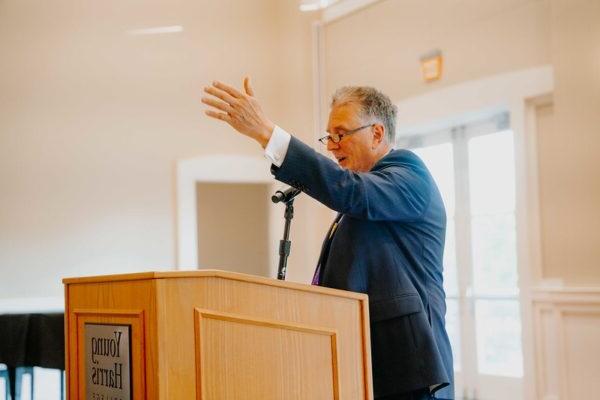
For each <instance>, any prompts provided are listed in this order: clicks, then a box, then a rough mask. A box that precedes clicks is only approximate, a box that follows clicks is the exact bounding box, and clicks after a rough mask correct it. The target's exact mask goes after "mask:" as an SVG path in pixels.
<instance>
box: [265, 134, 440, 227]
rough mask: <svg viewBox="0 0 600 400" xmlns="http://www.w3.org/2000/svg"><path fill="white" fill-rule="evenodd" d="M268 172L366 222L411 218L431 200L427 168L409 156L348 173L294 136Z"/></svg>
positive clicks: (421, 212) (322, 201)
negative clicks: (277, 163) (279, 164)
mask: <svg viewBox="0 0 600 400" xmlns="http://www.w3.org/2000/svg"><path fill="white" fill-rule="evenodd" d="M384 158H387V156H386V157H384ZM271 172H272V173H273V174H274V176H275V178H276V179H277V180H279V181H281V182H284V183H286V184H288V185H292V186H294V187H296V188H298V189H300V190H302V191H303V192H305V193H306V194H308V195H309V196H311V197H313V198H314V199H316V200H318V201H319V202H321V203H323V204H324V205H326V206H327V207H329V208H331V209H333V210H335V211H337V212H340V213H343V214H346V215H350V216H353V217H356V218H360V219H366V220H374V221H405V222H410V221H416V220H418V219H419V218H420V217H421V216H422V215H423V213H424V211H425V210H426V209H427V207H428V206H429V200H430V198H431V193H430V189H431V187H430V185H431V183H430V180H429V179H430V178H429V176H428V174H427V173H426V170H424V169H423V168H419V167H418V166H417V165H416V164H415V163H414V162H410V160H405V161H404V162H403V161H402V160H397V161H392V162H385V163H381V165H380V166H378V167H377V168H375V169H374V170H372V171H370V172H365V173H357V172H352V171H349V170H346V169H343V168H342V167H340V166H339V165H338V164H336V163H335V162H334V161H333V160H331V159H329V158H327V157H325V156H323V155H322V154H319V153H318V152H316V151H315V150H313V149H312V148H310V147H309V146H307V145H306V144H304V143H302V142H301V141H300V140H298V139H296V138H294V137H293V136H292V139H291V141H290V145H289V148H288V152H287V154H286V157H285V159H284V161H283V163H282V165H281V167H276V166H274V165H273V166H271Z"/></svg>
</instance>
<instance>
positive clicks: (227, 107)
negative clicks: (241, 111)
mask: <svg viewBox="0 0 600 400" xmlns="http://www.w3.org/2000/svg"><path fill="white" fill-rule="evenodd" d="M202 102H203V103H204V104H207V105H209V106H212V107H214V108H217V109H219V110H221V111H225V113H227V114H231V113H233V112H234V109H233V108H232V107H231V106H230V105H229V104H227V103H223V102H222V101H217V100H214V99H210V98H208V97H203V98H202Z"/></svg>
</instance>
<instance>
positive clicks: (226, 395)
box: [196, 310, 340, 400]
mask: <svg viewBox="0 0 600 400" xmlns="http://www.w3.org/2000/svg"><path fill="white" fill-rule="evenodd" d="M337 350H338V349H337V343H336V332H335V330H331V329H326V328H317V327H311V326H307V325H299V324H291V323H287V322H278V321H269V320H261V319H255V318H247V317H243V316H239V315H235V314H224V313H212V312H209V311H206V310H204V311H203V310H196V370H197V372H196V380H197V387H198V389H197V390H198V392H197V393H201V394H202V395H201V396H200V397H199V398H206V399H241V398H248V399H292V398H302V399H314V400H319V399H324V400H325V399H332V398H333V399H339V392H340V390H339V385H338V383H339V382H338V368H337V366H338V360H337ZM292 360H293V362H291V361H292Z"/></svg>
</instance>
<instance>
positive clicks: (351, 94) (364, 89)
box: [331, 86, 398, 145]
mask: <svg viewBox="0 0 600 400" xmlns="http://www.w3.org/2000/svg"><path fill="white" fill-rule="evenodd" d="M347 103H357V104H358V105H359V106H360V109H361V116H362V117H363V118H375V119H377V120H378V121H379V122H381V123H382V124H383V126H384V127H385V136H386V138H387V140H388V142H389V143H390V144H392V145H393V144H394V138H395V137H396V114H397V112H398V109H397V108H396V106H395V105H394V104H393V103H392V101H391V100H390V98H389V97H387V96H386V95H385V94H383V93H381V92H380V91H379V90H377V89H375V88H372V87H369V86H344V87H342V88H339V89H338V90H336V92H335V93H334V94H333V97H332V99H331V108H333V107H335V106H341V105H343V104H347Z"/></svg>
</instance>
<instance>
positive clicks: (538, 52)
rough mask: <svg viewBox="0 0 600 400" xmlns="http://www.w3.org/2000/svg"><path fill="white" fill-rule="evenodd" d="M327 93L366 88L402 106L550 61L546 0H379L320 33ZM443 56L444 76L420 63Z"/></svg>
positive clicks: (548, 10)
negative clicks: (431, 74) (424, 70)
mask: <svg viewBox="0 0 600 400" xmlns="http://www.w3.org/2000/svg"><path fill="white" fill-rule="evenodd" d="M325 36H326V39H325V46H326V56H325V64H326V66H325V71H326V82H327V84H326V90H325V91H326V93H327V94H329V93H331V92H332V91H333V90H335V89H336V88H337V87H339V86H342V85H347V84H367V85H372V86H375V87H378V88H380V89H382V90H383V91H385V92H386V93H387V94H388V95H389V96H390V97H391V98H392V99H393V100H394V101H400V100H403V99H406V98H409V97H413V96H416V95H418V94H422V93H425V92H429V91H432V90H436V89H439V88H441V87H444V86H448V85H452V84H456V83H459V82H464V81H468V80H473V79H477V78H481V77H485V76H491V75H495V74H499V73H502V72H508V71H514V70H519V69H524V68H527V67H532V66H539V65H544V64H548V63H549V62H550V7H549V4H548V1H539V0H504V1H481V0H464V1H459V2H456V1H436V0H425V1H423V0H403V1H396V0H383V1H380V2H377V3H375V4H374V5H372V6H370V7H368V8H365V9H364V10H361V11H359V12H356V13H354V14H351V15H349V16H347V17H345V18H342V19H340V20H338V21H334V22H332V23H330V24H328V25H327V26H326V28H325ZM437 48H439V49H441V50H442V51H443V54H444V78H443V80H441V81H438V82H436V83H433V84H425V83H423V80H422V79H421V71H420V62H419V60H420V57H421V56H422V55H423V54H425V53H428V52H430V51H431V50H433V49H437Z"/></svg>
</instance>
